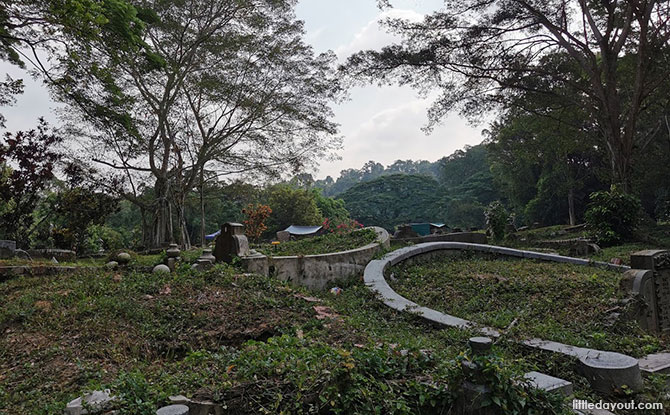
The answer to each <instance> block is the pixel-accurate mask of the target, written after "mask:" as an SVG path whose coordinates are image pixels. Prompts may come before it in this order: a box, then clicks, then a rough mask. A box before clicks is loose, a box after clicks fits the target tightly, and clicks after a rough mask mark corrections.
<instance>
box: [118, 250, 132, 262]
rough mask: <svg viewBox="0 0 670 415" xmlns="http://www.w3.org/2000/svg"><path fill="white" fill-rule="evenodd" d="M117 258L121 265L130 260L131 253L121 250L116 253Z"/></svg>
mask: <svg viewBox="0 0 670 415" xmlns="http://www.w3.org/2000/svg"><path fill="white" fill-rule="evenodd" d="M116 260H117V261H118V262H119V264H121V265H126V264H128V263H129V262H130V254H129V253H128V252H119V253H118V254H117V255H116Z"/></svg>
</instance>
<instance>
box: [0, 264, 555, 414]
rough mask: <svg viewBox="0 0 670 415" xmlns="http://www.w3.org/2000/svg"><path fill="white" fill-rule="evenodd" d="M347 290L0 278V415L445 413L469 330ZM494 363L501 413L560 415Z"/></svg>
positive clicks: (215, 273)
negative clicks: (93, 400)
mask: <svg viewBox="0 0 670 415" xmlns="http://www.w3.org/2000/svg"><path fill="white" fill-rule="evenodd" d="M342 286H343V287H344V292H343V293H342V294H341V295H339V296H333V295H331V294H328V293H327V292H326V293H313V292H307V291H304V290H302V289H297V288H293V287H290V286H288V285H286V284H284V283H282V282H280V281H277V280H275V279H271V278H266V277H260V276H249V275H243V274H242V273H241V270H238V269H235V268H233V267H230V266H217V267H215V268H214V269H212V270H210V271H208V272H206V273H195V272H192V271H190V270H189V269H188V267H187V266H182V267H181V269H180V270H179V272H177V273H173V274H167V275H165V274H159V275H152V274H144V273H140V272H135V271H132V270H126V271H120V272H112V271H107V270H97V271H83V272H78V273H74V274H69V275H57V276H51V277H45V278H34V277H19V278H16V279H13V280H10V281H6V282H3V283H0V302H1V303H2V304H3V305H4V306H3V308H2V310H1V311H0V332H2V333H3V335H2V337H0V413H2V414H58V413H62V410H63V407H64V406H65V404H66V403H67V402H68V401H69V400H71V399H74V398H75V397H77V396H79V395H80V394H82V393H85V392H86V391H89V390H93V389H100V388H106V387H109V388H111V389H112V391H113V392H114V393H115V394H116V395H117V396H119V397H120V399H121V400H120V401H119V403H118V406H119V408H118V409H120V410H121V414H133V415H142V414H154V413H155V410H156V408H158V407H159V406H160V405H162V404H165V403H166V401H167V396H169V395H174V394H185V395H187V396H189V397H194V398H201V399H212V400H214V401H216V402H225V403H226V405H227V406H228V409H227V410H228V411H229V413H352V414H356V413H360V414H367V413H390V414H411V413H440V412H446V411H447V410H448V409H449V408H450V407H451V405H452V404H453V402H454V399H455V398H456V397H457V396H458V394H457V393H455V392H456V391H457V386H458V385H460V382H461V380H462V379H463V376H465V375H464V373H463V372H462V371H461V370H460V365H459V361H460V360H461V359H464V358H467V356H466V355H464V354H463V351H464V350H465V349H466V347H465V344H466V339H467V338H468V336H470V335H472V334H473V333H470V332H468V331H461V330H438V329H435V328H433V327H430V326H428V325H426V324H423V323H422V322H421V321H419V320H418V319H417V318H416V317H415V316H412V315H409V314H405V313H396V312H393V311H391V310H389V309H388V308H386V307H385V306H384V305H383V304H382V303H381V302H379V301H377V300H376V299H375V297H374V296H373V295H372V294H371V293H370V292H369V291H368V290H367V289H366V288H365V287H364V285H363V284H362V283H361V282H360V281H351V282H349V283H345V284H342ZM494 361H495V362H496V363H495V365H493V366H492V368H493V369H492V370H493V372H491V373H492V375H491V379H492V380H491V382H494V383H495V384H500V385H513V386H506V387H505V388H503V389H501V390H500V391H498V392H496V393H497V395H496V397H497V398H496V399H498V400H499V402H501V404H505V405H507V404H509V405H512V406H513V405H518V403H519V402H520V399H521V398H523V399H525V400H526V401H527V402H528V404H527V407H528V408H535V409H538V408H544V409H543V413H549V414H550V413H558V411H553V410H551V409H547V408H548V407H549V405H550V404H553V405H557V400H556V399H548V397H547V396H545V395H543V394H541V393H538V392H537V391H532V390H528V389H527V388H525V387H524V386H523V385H516V384H515V383H514V382H513V379H518V378H519V375H520V373H521V370H522V369H524V367H522V366H521V365H518V364H515V362H508V361H505V360H504V359H503V358H501V357H500V358H499V357H496V358H495V360H494ZM446 385H451V389H450V390H451V391H452V392H450V391H449V390H447V389H446V388H445V386H446ZM552 402H553V403H552ZM521 413H524V412H523V411H522V412H521Z"/></svg>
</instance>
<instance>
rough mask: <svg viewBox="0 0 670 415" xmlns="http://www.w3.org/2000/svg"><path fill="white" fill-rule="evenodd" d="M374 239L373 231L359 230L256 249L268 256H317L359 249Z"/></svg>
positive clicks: (375, 236) (262, 246) (261, 246)
mask: <svg viewBox="0 0 670 415" xmlns="http://www.w3.org/2000/svg"><path fill="white" fill-rule="evenodd" d="M376 239H377V234H376V233H375V231H374V230H373V229H359V230H349V231H348V232H344V231H342V232H337V233H330V234H326V235H319V236H313V237H310V238H303V239H298V240H295V241H289V242H282V243H280V244H279V245H272V246H271V245H269V244H264V245H260V246H257V247H256V249H257V250H258V251H260V252H262V253H264V254H266V255H270V256H290V255H318V254H327V253H329V252H341V251H346V250H349V249H356V248H360V247H362V246H365V245H367V244H369V243H372V242H374V241H375V240H376Z"/></svg>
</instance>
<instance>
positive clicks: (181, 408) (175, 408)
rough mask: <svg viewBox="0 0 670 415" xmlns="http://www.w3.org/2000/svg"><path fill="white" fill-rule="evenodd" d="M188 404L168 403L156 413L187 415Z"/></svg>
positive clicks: (159, 414)
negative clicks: (168, 404)
mask: <svg viewBox="0 0 670 415" xmlns="http://www.w3.org/2000/svg"><path fill="white" fill-rule="evenodd" d="M188 413H189V411H188V406H186V405H170V406H165V407H163V408H161V409H159V410H157V411H156V415H188Z"/></svg>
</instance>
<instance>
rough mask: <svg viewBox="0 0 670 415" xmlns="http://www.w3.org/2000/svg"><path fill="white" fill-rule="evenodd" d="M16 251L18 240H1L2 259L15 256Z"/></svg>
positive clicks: (0, 256)
mask: <svg viewBox="0 0 670 415" xmlns="http://www.w3.org/2000/svg"><path fill="white" fill-rule="evenodd" d="M14 251H16V242H15V241H7V240H0V259H10V258H13V257H14Z"/></svg>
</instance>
